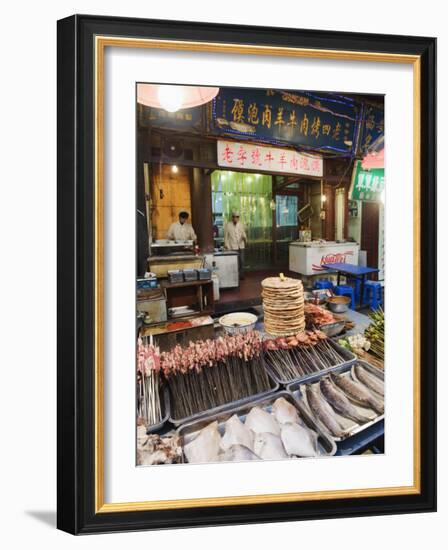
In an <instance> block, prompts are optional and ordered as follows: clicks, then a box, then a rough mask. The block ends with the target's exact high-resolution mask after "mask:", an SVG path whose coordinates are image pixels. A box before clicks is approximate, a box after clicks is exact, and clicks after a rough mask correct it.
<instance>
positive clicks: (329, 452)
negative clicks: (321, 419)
mask: <svg viewBox="0 0 448 550" xmlns="http://www.w3.org/2000/svg"><path fill="white" fill-rule="evenodd" d="M279 397H284V398H285V399H286V400H287V401H288V402H289V403H291V404H292V405H294V407H296V409H297V410H298V412H299V417H300V418H301V419H302V420H303V421H304V422H305V424H306V426H307V427H308V428H310V429H312V430H314V431H315V432H316V433H317V435H318V449H319V452H320V456H333V455H334V454H335V453H336V450H337V448H336V444H335V442H334V441H333V439H332V438H331V437H330V436H329V435H328V433H327V432H326V431H325V430H321V429H320V428H319V426H318V425H317V424H316V423H315V422H314V419H313V417H312V416H311V415H310V414H309V413H308V411H307V410H306V409H305V408H303V406H302V403H300V402H298V401H296V400H295V399H294V397H293V396H292V395H291V394H290V393H289V392H287V391H278V392H276V393H274V394H272V395H270V396H265V397H261V398H260V397H259V398H253V399H252V400H251V401H249V402H247V403H245V404H244V405H238V406H236V407H235V406H233V407H232V406H227V407H225V408H223V410H222V411H220V412H219V413H217V414H210V415H207V416H206V417H203V418H202V419H200V420H195V421H193V422H187V423H185V424H182V425H181V426H179V427H178V428H177V433H178V434H179V435H180V436H182V440H183V444H186V443H189V442H190V441H192V440H193V439H194V438H195V437H196V436H197V434H198V433H199V431H200V430H202V429H203V428H205V427H206V426H207V425H208V424H210V423H211V422H214V421H215V420H217V421H218V430H219V432H220V434H221V436H222V435H223V434H224V431H225V427H224V424H225V422H226V421H227V420H228V419H229V418H230V417H231V416H233V415H234V414H236V415H237V416H238V417H239V419H240V420H241V421H242V422H244V421H245V420H246V415H247V414H248V413H249V411H250V410H251V409H252V408H253V407H261V408H263V409H264V410H266V411H267V412H271V411H272V404H273V403H274V401H275V400H276V399H278V398H279ZM182 448H183V446H182ZM184 460H185V461H186V458H185V456H184ZM260 460H263V459H261V458H260ZM284 460H286V459H284Z"/></svg>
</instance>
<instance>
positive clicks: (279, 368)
mask: <svg viewBox="0 0 448 550" xmlns="http://www.w3.org/2000/svg"><path fill="white" fill-rule="evenodd" d="M263 347H264V350H265V359H266V362H267V363H268V365H269V366H270V367H271V369H272V370H273V371H274V372H275V374H276V375H277V378H278V379H279V380H282V381H285V382H291V381H293V380H297V379H299V378H302V377H304V376H307V375H309V374H314V373H316V372H320V371H322V370H325V369H328V368H330V367H334V366H336V365H338V364H340V363H343V362H344V361H345V359H344V357H343V356H342V355H341V354H340V353H339V352H338V351H337V350H336V349H335V348H334V346H332V345H331V344H330V343H329V341H328V338H327V335H326V334H325V333H324V332H322V331H320V330H306V331H303V332H299V333H298V334H297V335H296V336H289V337H286V338H275V339H272V340H265V342H264V344H263Z"/></svg>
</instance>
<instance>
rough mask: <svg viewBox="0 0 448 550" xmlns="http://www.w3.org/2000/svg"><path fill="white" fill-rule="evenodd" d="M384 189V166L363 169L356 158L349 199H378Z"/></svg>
mask: <svg viewBox="0 0 448 550" xmlns="http://www.w3.org/2000/svg"><path fill="white" fill-rule="evenodd" d="M383 189H384V168H372V169H371V170H363V168H362V167H361V161H359V160H357V161H356V163H355V167H354V168H353V176H352V183H351V187H350V197H349V198H350V200H358V201H362V200H364V201H379V200H381V192H382V191H383Z"/></svg>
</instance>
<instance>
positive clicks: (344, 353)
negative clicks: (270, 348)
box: [264, 338, 356, 388]
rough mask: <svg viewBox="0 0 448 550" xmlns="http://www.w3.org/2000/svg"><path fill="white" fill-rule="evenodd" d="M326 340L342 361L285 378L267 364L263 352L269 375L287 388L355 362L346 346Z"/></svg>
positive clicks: (353, 355)
mask: <svg viewBox="0 0 448 550" xmlns="http://www.w3.org/2000/svg"><path fill="white" fill-rule="evenodd" d="M326 341H327V342H328V343H329V344H330V345H331V347H332V348H333V349H334V350H335V351H337V352H338V353H339V355H341V356H342V357H343V359H344V361H342V362H339V363H336V364H335V365H332V366H331V367H328V368H326V369H322V370H320V371H316V372H313V373H309V374H305V375H304V376H300V377H298V378H292V379H286V378H281V377H280V376H279V375H278V374H277V373H276V372H275V370H274V369H273V368H272V367H271V365H269V362H268V360H267V358H266V352H265V360H264V364H265V368H266V370H267V371H268V373H269V374H270V376H271V377H272V378H273V379H274V380H275V381H276V382H277V383H278V384H279V385H280V386H283V387H284V388H287V387H288V386H289V385H290V384H292V383H296V382H297V383H298V382H300V383H302V382H306V381H308V380H313V378H315V376H322V375H325V374H328V373H329V372H333V371H335V370H338V369H340V368H341V367H345V366H350V365H353V364H354V363H355V362H356V355H355V354H354V353H352V352H351V351H350V350H348V349H347V348H344V346H341V345H340V344H338V343H337V342H335V341H334V340H332V339H331V338H328V339H327V340H326Z"/></svg>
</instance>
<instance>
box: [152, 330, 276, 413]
mask: <svg viewBox="0 0 448 550" xmlns="http://www.w3.org/2000/svg"><path fill="white" fill-rule="evenodd" d="M261 352H262V341H261V335H260V333H259V332H257V331H248V332H244V333H238V334H235V335H225V336H221V337H219V338H217V339H216V340H205V341H201V340H199V341H196V342H190V345H189V346H188V347H186V348H183V347H181V346H179V345H177V346H175V347H174V348H173V349H172V350H171V351H169V352H164V353H162V354H161V357H160V365H161V369H162V371H163V374H164V377H165V379H166V381H167V383H168V387H169V389H170V394H171V397H172V399H171V408H172V416H173V417H174V418H176V419H180V418H185V417H187V416H191V415H193V414H197V413H199V412H202V411H205V410H207V409H211V408H213V407H217V406H219V405H223V404H225V403H229V402H231V401H236V400H238V399H242V398H244V397H248V396H249V395H253V394H257V393H261V392H263V391H266V390H268V389H269V388H270V382H269V378H268V376H267V374H266V371H265V370H264V368H263V363H262V361H263V358H262V353H261Z"/></svg>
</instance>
